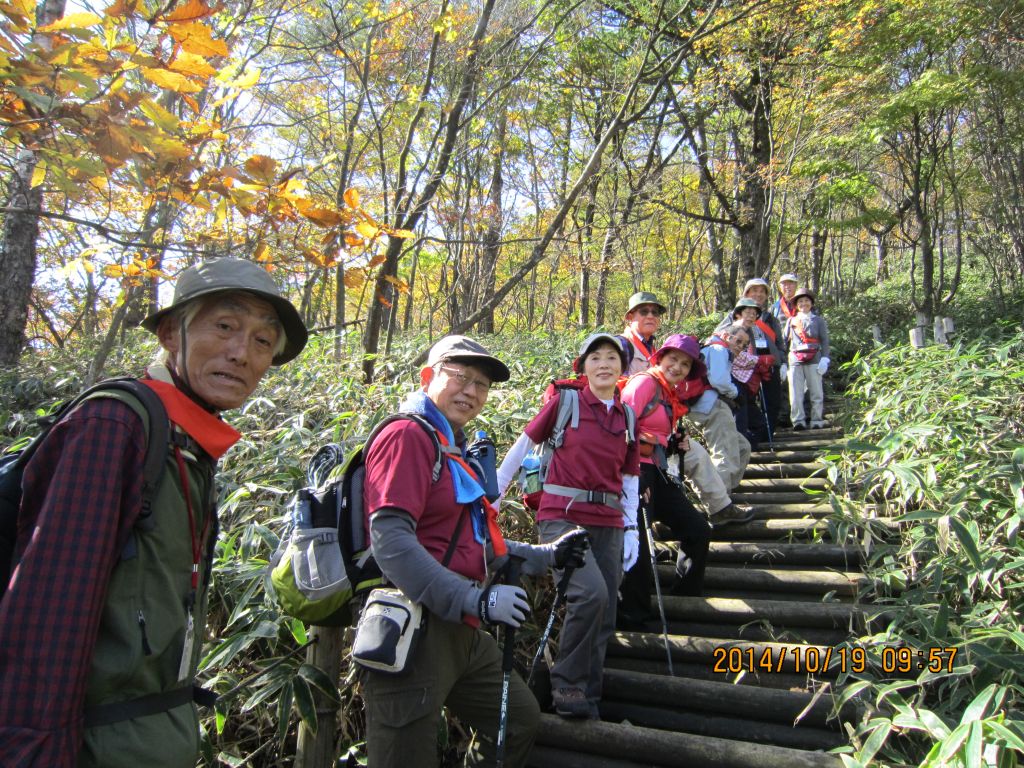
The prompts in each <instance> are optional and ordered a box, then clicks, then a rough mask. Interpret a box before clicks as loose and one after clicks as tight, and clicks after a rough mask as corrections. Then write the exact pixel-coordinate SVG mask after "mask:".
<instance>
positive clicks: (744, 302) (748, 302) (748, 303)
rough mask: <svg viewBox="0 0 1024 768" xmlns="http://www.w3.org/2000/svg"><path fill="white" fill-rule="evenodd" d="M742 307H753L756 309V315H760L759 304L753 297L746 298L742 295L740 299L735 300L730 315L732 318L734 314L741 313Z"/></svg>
mask: <svg viewBox="0 0 1024 768" xmlns="http://www.w3.org/2000/svg"><path fill="white" fill-rule="evenodd" d="M744 309H754V310H757V316H758V317H760V316H761V305H760V304H758V303H757V302H756V301H754V300H753V299H748V298H747V297H745V296H744V297H743V298H742V299H740V300H739V301H737V302H736V306H735V307H733V308H732V317H733V319H734V320H735V319H736V316H737V315H739V314H741V313H742V312H743V310H744Z"/></svg>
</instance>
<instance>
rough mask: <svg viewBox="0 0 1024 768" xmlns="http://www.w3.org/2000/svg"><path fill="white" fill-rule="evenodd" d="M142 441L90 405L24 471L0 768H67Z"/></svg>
mask: <svg viewBox="0 0 1024 768" xmlns="http://www.w3.org/2000/svg"><path fill="white" fill-rule="evenodd" d="M145 449H146V434H145V429H144V427H143V424H142V422H141V420H140V419H139V417H138V416H137V415H136V414H135V412H134V411H133V410H132V409H131V408H130V407H129V406H128V405H126V404H125V403H123V402H120V401H118V400H115V399H113V398H98V399H94V400H89V401H86V402H85V403H83V404H82V405H81V406H79V407H78V408H77V409H75V411H74V412H73V413H72V414H71V415H69V416H68V417H66V418H65V419H64V420H63V421H61V423H59V424H58V425H57V426H56V427H54V429H53V430H52V431H51V433H50V435H49V436H48V437H47V439H46V440H45V441H44V442H43V444H42V445H41V446H40V447H39V450H38V451H37V452H36V454H35V456H33V457H32V460H31V461H30V462H29V464H28V466H27V467H26V469H25V478H24V497H23V502H22V507H21V517H20V519H19V524H18V529H19V537H18V546H17V550H16V554H15V556H16V558H17V557H18V555H19V553H20V560H19V561H18V566H17V568H16V570H15V574H14V578H13V579H12V581H11V584H10V586H9V588H8V591H7V593H6V595H5V596H4V598H3V601H2V602H0V765H2V766H4V767H5V768H11V767H12V766H13V767H18V768H20V767H21V766H25V767H27V766H45V767H46V768H62V767H63V766H67V767H68V768H73V766H74V765H75V764H76V762H77V756H78V752H79V748H80V745H81V740H82V717H83V710H84V700H85V692H86V683H87V680H88V677H89V670H90V666H91V660H92V654H93V649H94V647H95V643H96V636H97V632H98V627H99V625H100V618H101V615H102V612H103V606H104V599H105V596H106V590H107V584H108V581H109V578H110V573H111V571H112V570H113V568H114V566H115V565H116V563H117V561H118V558H119V556H120V551H121V548H122V547H123V546H124V542H125V541H126V540H127V537H128V535H129V533H130V532H131V529H132V526H133V525H134V523H135V519H136V518H137V517H138V514H139V507H140V503H141V497H142V465H143V459H144V456H145Z"/></svg>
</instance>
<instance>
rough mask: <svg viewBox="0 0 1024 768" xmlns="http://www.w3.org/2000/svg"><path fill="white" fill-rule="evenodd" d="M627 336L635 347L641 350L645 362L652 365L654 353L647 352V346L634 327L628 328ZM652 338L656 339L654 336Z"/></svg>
mask: <svg viewBox="0 0 1024 768" xmlns="http://www.w3.org/2000/svg"><path fill="white" fill-rule="evenodd" d="M625 336H626V338H627V339H629V340H630V342H631V343H632V344H633V346H634V347H636V348H637V349H638V350H640V354H641V355H643V356H644V360H646V361H647V362H648V364H650V362H651V355H653V354H654V353H653V352H648V351H647V344H646V343H645V342H644V340H643V338H642V337H641V336H640V334H639V333H637V332H636V331H635V330H633V326H632V325H631V326H629V327H628V328H626V333H625ZM651 338H652V339H653V338H654V337H653V336H652V337H651ZM652 346H653V345H652Z"/></svg>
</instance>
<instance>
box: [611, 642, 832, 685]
mask: <svg viewBox="0 0 1024 768" xmlns="http://www.w3.org/2000/svg"><path fill="white" fill-rule="evenodd" d="M668 647H669V651H670V652H671V654H672V662H673V664H674V663H675V662H676V660H677V659H678V660H679V661H681V662H686V663H690V664H697V665H701V664H703V665H705V666H706V667H707V668H708V670H709V671H710V672H711V674H712V675H715V676H718V679H723V680H724V679H728V678H729V677H731V676H732V675H734V674H736V673H737V672H739V671H745V672H748V673H750V674H754V673H757V674H763V675H765V676H771V675H774V674H783V673H788V674H792V675H807V674H812V675H814V676H815V677H817V678H820V679H831V678H834V677H836V675H837V674H838V671H839V667H840V663H841V659H840V657H839V656H838V655H833V654H834V653H838V651H837V650H836V649H835V648H834V647H833V646H831V645H811V644H809V643H779V642H771V641H748V640H733V639H731V638H727V637H701V636H699V635H673V634H671V633H670V634H669V635H668ZM608 655H609V656H626V657H629V658H634V659H650V660H654V661H661V662H663V663H665V668H666V669H667V667H668V664H667V661H666V659H667V652H666V650H665V637H664V635H662V634H661V633H654V632H616V633H615V634H614V635H613V636H612V639H611V641H610V642H609V643H608Z"/></svg>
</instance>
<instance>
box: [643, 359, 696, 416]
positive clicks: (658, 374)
mask: <svg viewBox="0 0 1024 768" xmlns="http://www.w3.org/2000/svg"><path fill="white" fill-rule="evenodd" d="M645 373H648V374H650V376H651V378H652V379H654V380H655V381H656V382H658V385H659V386H660V387H661V398H662V400H663V401H664V402H665V404H666V405H668V407H669V409H670V410H671V411H672V423H671V424H670V425H669V433H671V432H672V431H673V430H674V429H675V427H676V422H677V421H679V419H680V417H682V416H685V415H686V414H687V413H688V412H689V410H690V409H689V408H687V407H686V406H685V405H683V404H682V403H681V402H679V395H677V394H676V388H675V387H673V386H672V385H671V384H669V383H668V379H666V378H665V374H664V373H662V371H661V369H660V368H658V366H654V367H653V368H648V369H647V370H646V371H645Z"/></svg>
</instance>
